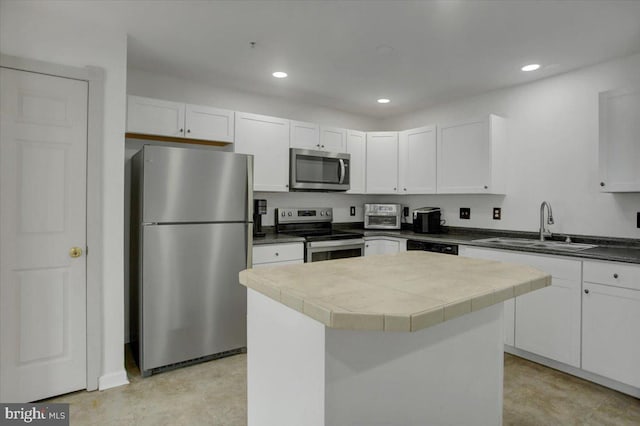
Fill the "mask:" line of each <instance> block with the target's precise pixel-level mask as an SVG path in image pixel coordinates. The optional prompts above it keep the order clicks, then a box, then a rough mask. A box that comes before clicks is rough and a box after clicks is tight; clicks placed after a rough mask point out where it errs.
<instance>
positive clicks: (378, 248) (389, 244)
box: [364, 238, 400, 256]
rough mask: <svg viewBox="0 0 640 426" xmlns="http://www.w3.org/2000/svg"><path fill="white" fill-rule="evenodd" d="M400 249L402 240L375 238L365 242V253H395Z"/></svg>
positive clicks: (366, 254) (369, 254) (367, 254)
mask: <svg viewBox="0 0 640 426" xmlns="http://www.w3.org/2000/svg"><path fill="white" fill-rule="evenodd" d="M399 251H400V242H399V241H396V240H387V239H383V238H381V239H375V240H367V241H365V243H364V255H365V256H371V255H375V254H393V253H398V252H399Z"/></svg>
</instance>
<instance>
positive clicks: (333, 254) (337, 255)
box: [311, 248, 362, 262]
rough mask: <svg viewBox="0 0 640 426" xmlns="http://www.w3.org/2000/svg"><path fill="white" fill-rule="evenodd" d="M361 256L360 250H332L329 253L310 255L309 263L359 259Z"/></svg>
mask: <svg viewBox="0 0 640 426" xmlns="http://www.w3.org/2000/svg"><path fill="white" fill-rule="evenodd" d="M360 256H362V249H361V248H350V249H343V250H340V249H333V250H331V251H321V252H317V253H312V254H311V262H319V261H321V260H332V259H344V258H346V257H360Z"/></svg>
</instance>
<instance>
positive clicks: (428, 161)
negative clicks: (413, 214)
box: [398, 126, 436, 194]
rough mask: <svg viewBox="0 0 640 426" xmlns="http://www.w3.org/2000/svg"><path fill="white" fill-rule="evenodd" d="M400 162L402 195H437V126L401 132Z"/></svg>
mask: <svg viewBox="0 0 640 426" xmlns="http://www.w3.org/2000/svg"><path fill="white" fill-rule="evenodd" d="M398 161H399V170H398V172H399V176H398V180H399V182H398V184H399V191H398V192H399V193H400V194H435V192H436V128H435V126H427V127H421V128H418V129H411V130H405V131H402V132H400V133H399V158H398Z"/></svg>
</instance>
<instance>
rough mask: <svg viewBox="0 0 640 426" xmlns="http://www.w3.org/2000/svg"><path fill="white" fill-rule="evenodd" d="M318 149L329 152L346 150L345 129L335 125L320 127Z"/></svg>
mask: <svg viewBox="0 0 640 426" xmlns="http://www.w3.org/2000/svg"><path fill="white" fill-rule="evenodd" d="M320 149H321V150H323V151H329V152H346V150H347V130H346V129H338V128H336V127H320Z"/></svg>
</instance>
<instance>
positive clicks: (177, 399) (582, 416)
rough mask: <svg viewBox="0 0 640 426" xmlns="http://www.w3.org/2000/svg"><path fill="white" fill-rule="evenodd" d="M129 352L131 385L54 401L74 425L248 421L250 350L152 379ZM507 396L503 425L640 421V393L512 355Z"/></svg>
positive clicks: (229, 425) (237, 424)
mask: <svg viewBox="0 0 640 426" xmlns="http://www.w3.org/2000/svg"><path fill="white" fill-rule="evenodd" d="M127 359H128V365H127V370H128V371H129V379H130V381H131V384H130V385H129V386H122V387H119V388H114V389H109V390H106V391H102V392H75V393H72V394H68V395H63V396H60V397H58V398H54V399H51V400H49V401H50V402H68V403H70V404H71V425H72V426H81V425H100V426H102V425H136V426H138V425H140V426H144V425H154V426H156V425H167V426H168V425H171V426H174V425H185V426H186V425H188V426H197V425H215V426H241V425H246V415H247V414H246V392H247V390H246V371H247V369H246V355H244V354H242V355H235V356H232V357H228V358H223V359H219V360H216V361H210V362H207V363H204V364H199V365H194V366H191V367H186V368H182V369H179V370H174V371H170V372H166V373H162V374H158V375H155V376H151V377H149V378H146V379H142V378H141V377H140V373H139V371H138V369H137V367H136V366H135V364H133V363H132V362H131V357H130V356H128V357H127ZM504 395H505V400H504V425H514V426H516V425H517V426H546V425H549V426H552V425H553V426H559V425H561V426H569V425H580V426H582V425H590V426H596V425H597V426H604V425H612V426H613V425H615V426H622V425H635V426H638V425H640V400H638V399H635V398H632V397H629V396H626V395H623V394H621V393H618V392H615V391H612V390H610V389H607V388H604V387H602V386H599V385H596V384H593V383H590V382H587V381H584V380H581V379H578V378H575V377H572V376H569V375H567V374H564V373H560V372H558V371H555V370H552V369H549V368H546V367H543V366H541V365H538V364H535V363H532V362H529V361H526V360H523V359H521V358H518V357H515V356H511V355H505V384H504ZM300 426H304V425H300ZM397 426H401V425H397Z"/></svg>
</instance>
